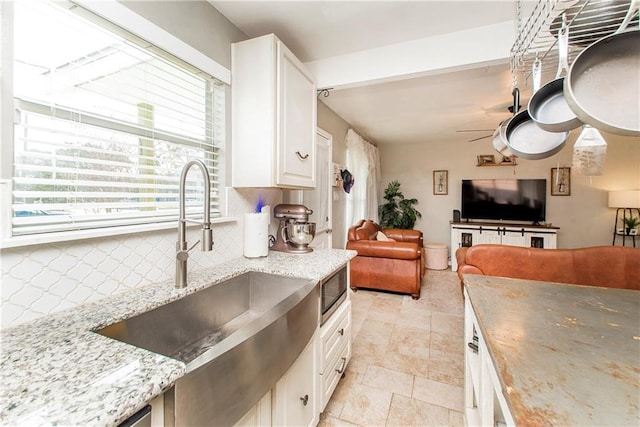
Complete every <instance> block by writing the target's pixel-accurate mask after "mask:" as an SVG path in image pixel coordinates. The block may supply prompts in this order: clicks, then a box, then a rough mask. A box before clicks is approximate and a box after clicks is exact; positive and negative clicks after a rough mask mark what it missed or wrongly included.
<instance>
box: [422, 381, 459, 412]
mask: <svg viewBox="0 0 640 427" xmlns="http://www.w3.org/2000/svg"><path fill="white" fill-rule="evenodd" d="M411 397H412V398H414V399H418V400H422V401H423V402H429V403H433V404H434V405H438V406H444V407H445V408H448V409H453V410H454V411H462V410H463V408H464V401H463V398H464V390H463V388H462V387H458V386H453V385H451V384H445V383H441V382H438V381H433V380H430V379H428V378H423V377H416V378H415V381H414V383H413V394H412V396H411Z"/></svg>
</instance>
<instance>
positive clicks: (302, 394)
mask: <svg viewBox="0 0 640 427" xmlns="http://www.w3.org/2000/svg"><path fill="white" fill-rule="evenodd" d="M317 377H318V354H317V335H314V336H313V338H312V339H311V341H310V342H309V344H308V345H307V347H306V348H305V349H304V351H303V352H302V353H301V354H300V357H298V359H297V360H296V361H295V362H294V363H293V365H292V366H291V368H289V370H288V371H287V373H286V374H284V376H283V377H282V378H281V379H280V380H279V381H278V383H277V384H276V386H275V388H274V389H273V425H276V426H315V425H316V424H318V421H319V418H320V411H318V400H319V399H318V392H317V385H318V383H317Z"/></svg>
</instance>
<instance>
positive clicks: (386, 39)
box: [209, 0, 532, 144]
mask: <svg viewBox="0 0 640 427" xmlns="http://www.w3.org/2000/svg"><path fill="white" fill-rule="evenodd" d="M209 1H210V3H211V4H212V5H213V6H214V7H216V9H218V10H219V11H220V12H221V13H222V14H223V15H225V16H226V17H227V18H228V19H229V20H230V21H231V22H232V23H234V24H235V25H236V26H237V27H238V28H240V29H241V30H242V31H243V32H244V33H245V34H247V36H249V37H257V36H260V35H264V34H268V33H275V34H276V35H277V36H278V38H280V39H281V40H282V41H283V42H284V43H285V44H286V45H287V47H289V48H290V49H291V50H292V51H293V52H294V53H295V54H296V56H297V57H298V58H299V59H300V60H301V61H303V62H305V63H307V64H313V65H317V64H321V65H322V64H323V63H325V62H326V63H334V62H335V61H336V59H337V60H341V59H347V60H353V58H364V59H363V60H364V61H365V64H364V66H363V68H366V66H367V64H366V61H367V60H369V59H370V58H374V59H375V60H376V61H378V62H376V61H373V62H371V67H379V64H380V63H381V62H380V61H382V63H384V60H385V58H384V57H382V58H376V55H388V54H389V53H392V55H391V56H394V55H395V54H396V53H397V52H403V51H402V49H405V51H404V52H408V53H409V55H416V56H419V55H420V53H421V51H419V50H415V49H414V50H413V51H412V50H408V51H407V50H406V49H407V43H411V42H412V41H415V40H431V41H432V42H431V44H432V45H433V44H434V42H433V41H436V42H435V43H437V40H440V39H439V38H438V37H441V36H443V35H448V34H452V33H458V32H464V31H467V30H469V29H477V28H492V27H491V26H492V25H496V24H501V23H507V22H510V23H511V26H510V28H511V27H513V28H514V30H513V33H512V37H513V34H515V24H514V22H515V21H514V20H515V14H516V6H515V4H516V3H515V0H502V1H485V0H466V1H455V0H454V1H451V0H450V1H237V0H236V1H217V0H209ZM531 4H532V2H530V1H529V2H525V3H523V16H527V15H526V12H527V8H530V7H531ZM461 34H462V33H461ZM512 37H511V38H512ZM500 41H501V42H502V44H503V45H508V46H509V47H510V45H511V44H512V41H511V40H504V37H502V40H500V39H496V43H497V42H500ZM465 44H466V43H461V42H458V45H457V48H458V49H461V50H462V51H464V50H465ZM460 45H462V46H460ZM381 47H386V48H387V49H388V50H386V51H382V50H379V48H381ZM396 48H397V49H396ZM376 49H378V50H376ZM468 50H469V51H474V50H478V48H477V47H474V46H471V45H470V46H469V47H468ZM363 52H365V53H367V55H365V56H362V54H363ZM449 52H450V50H449V49H448V48H447V46H446V45H445V46H443V47H442V49H440V50H437V51H436V53H434V54H430V57H428V58H423V60H424V62H426V63H429V62H431V63H437V62H439V61H440V62H442V61H441V60H442V59H446V58H447V56H448V55H449ZM464 53H466V54H472V53H473V52H464ZM359 55H360V56H359ZM436 56H438V57H437V58H436ZM508 56H509V52H508V48H506V49H504V54H503V55H502V58H499V59H498V60H496V58H495V57H492V58H491V59H490V60H486V61H484V60H483V59H482V57H481V55H476V56H475V57H474V59H473V61H472V62H470V63H468V64H458V65H460V66H455V67H447V66H444V67H442V68H440V69H436V68H437V67H435V68H434V69H431V70H430V71H428V72H415V70H412V72H410V73H406V72H405V71H402V70H399V71H398V73H397V75H395V76H394V75H393V74H394V73H393V71H392V72H391V74H389V73H387V75H386V76H385V78H380V79H375V78H374V79H371V80H369V81H367V80H366V79H363V80H362V81H361V82H357V83H355V84H345V85H341V84H337V85H333V84H327V85H326V86H322V85H321V86H320V87H333V89H332V90H331V91H330V94H329V96H328V97H324V96H322V95H320V96H319V100H320V101H321V102H323V103H325V104H326V105H327V106H328V107H329V108H330V109H332V110H333V111H335V112H336V113H337V114H338V115H339V116H341V117H342V118H343V119H344V120H346V121H347V122H349V123H350V124H351V125H352V126H353V127H354V128H355V129H356V130H358V131H359V132H360V133H361V134H363V136H365V137H366V138H368V139H369V140H370V141H371V142H373V143H375V144H390V143H397V144H401V143H405V144H407V143H428V142H449V141H451V142H455V141H467V140H470V139H474V138H478V137H482V136H486V135H490V134H491V133H492V132H493V129H495V128H496V127H497V126H498V124H499V123H500V122H501V121H502V120H504V119H505V118H508V117H509V116H510V113H509V112H508V111H507V106H508V105H511V103H512V101H511V87H512V77H511V73H510V71H509V59H508ZM410 59H411V58H407V60H410ZM414 59H415V58H414ZM332 61H334V62H332ZM396 62H398V68H401V67H400V63H399V62H402V61H395V62H393V63H392V64H391V66H389V64H386V67H388V68H390V69H393V64H394V63H396ZM338 63H339V61H338ZM343 63H344V64H348V63H349V62H348V61H347V62H343ZM316 69H318V68H316ZM319 69H320V70H321V69H322V68H319ZM316 77H317V78H318V80H323V79H322V78H321V77H322V76H318V75H316ZM324 80H325V81H330V80H326V79H324ZM475 129H478V130H479V131H472V132H457V131H459V130H475Z"/></svg>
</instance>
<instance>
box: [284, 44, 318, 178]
mask: <svg viewBox="0 0 640 427" xmlns="http://www.w3.org/2000/svg"><path fill="white" fill-rule="evenodd" d="M277 46H278V80H279V98H280V99H279V101H280V102H279V104H280V111H279V113H280V114H279V126H278V128H279V129H280V141H279V143H278V144H277V147H278V184H279V185H292V186H311V187H313V186H315V177H316V161H315V138H316V120H315V116H316V99H317V98H316V90H315V83H314V82H313V80H311V78H310V76H309V75H308V74H305V73H306V72H305V70H304V69H303V68H302V67H303V66H302V64H301V63H300V61H298V60H297V59H296V58H295V56H293V54H292V53H291V51H290V50H289V49H287V48H286V47H285V46H284V44H282V42H278V44H277Z"/></svg>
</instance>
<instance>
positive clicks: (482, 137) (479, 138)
mask: <svg viewBox="0 0 640 427" xmlns="http://www.w3.org/2000/svg"><path fill="white" fill-rule="evenodd" d="M494 131H495V129H462V130H457V131H456V132H491V133H490V134H488V135H484V136H481V137H478V138H473V139H469V140H468V141H467V142H476V141H480V140H481V139H485V138H489V137H491V136H493V132H494Z"/></svg>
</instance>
